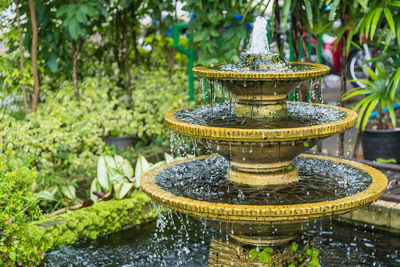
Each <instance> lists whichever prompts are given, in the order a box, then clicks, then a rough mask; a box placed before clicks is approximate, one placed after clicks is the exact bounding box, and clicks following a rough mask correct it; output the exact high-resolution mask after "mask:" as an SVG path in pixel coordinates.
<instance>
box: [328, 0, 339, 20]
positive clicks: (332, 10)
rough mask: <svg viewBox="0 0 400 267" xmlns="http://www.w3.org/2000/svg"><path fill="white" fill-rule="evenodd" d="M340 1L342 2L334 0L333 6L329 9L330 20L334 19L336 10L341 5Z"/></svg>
mask: <svg viewBox="0 0 400 267" xmlns="http://www.w3.org/2000/svg"><path fill="white" fill-rule="evenodd" d="M339 3H340V0H334V1H333V3H332V8H331V10H330V11H329V20H333V19H334V16H335V13H336V10H337V8H338V7H339Z"/></svg>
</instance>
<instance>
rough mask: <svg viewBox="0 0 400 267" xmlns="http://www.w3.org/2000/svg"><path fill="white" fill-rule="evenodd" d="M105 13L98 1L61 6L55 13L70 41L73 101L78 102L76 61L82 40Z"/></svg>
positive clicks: (92, 0)
mask: <svg viewBox="0 0 400 267" xmlns="http://www.w3.org/2000/svg"><path fill="white" fill-rule="evenodd" d="M106 15H107V14H106V11H105V9H104V8H103V6H102V5H99V3H98V1H95V0H86V1H81V2H78V3H74V2H72V4H65V5H62V6H61V7H60V8H59V10H58V11H57V13H56V17H58V18H60V19H61V20H62V26H63V28H64V30H65V34H66V35H67V39H69V40H70V41H71V46H72V51H71V58H72V81H73V84H74V91H75V99H76V101H77V102H79V101H80V95H79V88H78V75H77V72H78V59H79V55H80V53H81V50H82V46H83V43H84V40H85V39H87V38H88V37H89V36H90V34H91V32H92V31H93V27H94V25H95V24H96V21H97V20H98V19H100V18H101V17H102V16H104V17H105V16H106Z"/></svg>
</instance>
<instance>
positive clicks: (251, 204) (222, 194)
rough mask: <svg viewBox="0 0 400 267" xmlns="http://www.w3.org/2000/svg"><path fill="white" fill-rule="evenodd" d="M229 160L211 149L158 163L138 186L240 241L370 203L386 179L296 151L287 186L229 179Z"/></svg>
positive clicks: (255, 240) (278, 235)
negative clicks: (200, 154) (294, 173)
mask: <svg viewBox="0 0 400 267" xmlns="http://www.w3.org/2000/svg"><path fill="white" fill-rule="evenodd" d="M228 165H229V163H228V162H227V161H226V160H225V159H224V158H223V157H220V156H216V155H211V156H203V157H198V158H190V159H186V160H183V161H178V162H174V163H171V164H167V165H162V166H159V167H157V168H154V169H152V170H150V171H149V172H147V173H146V174H145V175H144V176H143V178H142V181H141V184H142V189H143V190H144V192H146V194H148V195H149V196H150V197H151V198H152V199H153V200H154V201H155V202H157V203H159V204H161V205H163V206H166V207H168V208H171V209H173V210H176V211H179V212H183V213H186V214H189V215H192V216H194V217H201V218H205V219H207V222H208V223H209V224H211V225H213V226H214V227H216V228H219V229H221V230H222V231H225V232H226V233H227V234H229V235H230V236H231V237H233V238H234V239H236V240H237V241H239V242H241V243H244V244H252V245H254V244H258V245H262V246H271V245H278V244H282V243H286V242H289V241H290V240H292V239H293V238H294V237H295V236H296V235H297V234H298V233H300V232H302V231H305V230H306V229H307V225H308V222H309V220H315V219H318V218H324V217H328V216H333V215H338V214H343V213H346V212H349V211H352V210H355V209H358V208H359V207H361V206H364V205H367V204H369V203H372V202H373V201H375V200H376V199H377V198H378V197H379V196H380V195H381V194H382V193H383V192H384V190H385V188H386V185H387V179H386V177H385V176H384V175H383V174H382V173H380V172H379V171H377V170H375V169H373V168H371V167H369V166H366V165H363V164H360V163H356V162H352V161H347V160H343V159H337V158H331V157H324V156H315V155H300V156H298V157H297V158H296V159H295V160H294V162H293V166H294V168H295V169H297V170H298V177H299V179H298V181H297V182H295V183H292V184H291V185H290V187H287V186H284V185H275V186H273V185H271V186H265V187H261V188H260V187H253V186H248V185H243V184H237V183H232V182H231V181H230V180H229V179H228V178H227V167H228Z"/></svg>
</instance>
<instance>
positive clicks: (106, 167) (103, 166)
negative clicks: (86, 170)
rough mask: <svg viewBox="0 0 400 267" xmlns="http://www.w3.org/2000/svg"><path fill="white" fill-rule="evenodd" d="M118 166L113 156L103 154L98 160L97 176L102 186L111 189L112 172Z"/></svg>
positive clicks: (107, 189)
mask: <svg viewBox="0 0 400 267" xmlns="http://www.w3.org/2000/svg"><path fill="white" fill-rule="evenodd" d="M115 168H116V163H115V160H114V158H113V157H111V156H108V155H102V156H100V158H99V161H98V162H97V178H98V180H99V183H100V185H101V187H102V188H103V189H104V190H105V191H106V192H108V191H110V189H111V183H110V181H109V178H110V172H111V171H112V170H113V169H115Z"/></svg>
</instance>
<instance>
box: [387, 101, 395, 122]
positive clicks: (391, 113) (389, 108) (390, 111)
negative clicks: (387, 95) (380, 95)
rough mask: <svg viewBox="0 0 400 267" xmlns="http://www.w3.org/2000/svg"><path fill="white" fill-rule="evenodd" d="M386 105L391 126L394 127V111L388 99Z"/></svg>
mask: <svg viewBox="0 0 400 267" xmlns="http://www.w3.org/2000/svg"><path fill="white" fill-rule="evenodd" d="M386 105H387V107H388V110H389V116H390V120H391V122H392V124H393V127H396V120H397V119H396V113H395V112H394V108H393V103H392V101H391V100H390V99H387V100H386Z"/></svg>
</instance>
